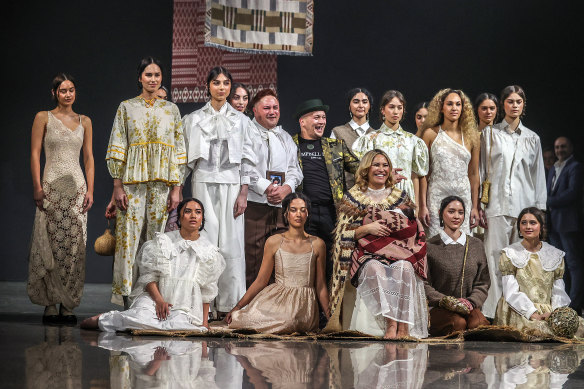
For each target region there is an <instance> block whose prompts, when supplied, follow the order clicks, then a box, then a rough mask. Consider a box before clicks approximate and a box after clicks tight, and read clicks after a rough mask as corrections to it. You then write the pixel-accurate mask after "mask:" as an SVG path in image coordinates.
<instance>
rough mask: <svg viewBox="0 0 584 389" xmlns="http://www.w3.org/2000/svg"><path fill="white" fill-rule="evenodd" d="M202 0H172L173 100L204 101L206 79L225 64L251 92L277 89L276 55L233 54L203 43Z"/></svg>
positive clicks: (184, 101)
mask: <svg viewBox="0 0 584 389" xmlns="http://www.w3.org/2000/svg"><path fill="white" fill-rule="evenodd" d="M205 15H206V1H205V0H174V10H173V33H172V85H171V96H172V101H173V102H175V103H193V102H194V103H199V102H204V101H207V93H206V78H207V74H209V71H210V70H211V69H212V68H213V67H215V66H224V67H225V68H227V69H228V70H229V71H230V72H231V75H232V76H233V81H236V82H241V83H243V84H246V85H247V86H249V88H250V89H251V93H252V95H253V94H255V93H256V92H257V91H258V90H260V89H264V88H270V89H273V90H274V91H275V90H276V85H277V81H278V77H277V69H278V62H277V57H276V55H270V54H246V53H233V52H229V51H225V50H220V49H218V48H214V47H206V46H205Z"/></svg>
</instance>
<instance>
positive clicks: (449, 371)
mask: <svg viewBox="0 0 584 389" xmlns="http://www.w3.org/2000/svg"><path fill="white" fill-rule="evenodd" d="M0 291H2V290H1V287H0ZM79 317H80V318H82V317H84V315H82V314H79ZM0 344H1V345H2V346H1V350H2V351H1V354H2V355H1V359H2V363H1V364H0V369H1V381H0V387H2V388H175V387H176V388H205V389H211V388H433V389H434V388H473V389H475V388H476V389H478V388H548V387H549V388H561V387H564V388H584V363H583V359H584V346H581V345H578V346H574V345H562V344H549V343H548V344H526V343H496V342H466V343H464V344H416V343H400V342H363V341H318V342H315V341H313V342H304V341H303V342H295V341H274V340H270V341H247V340H233V339H218V338H191V339H176V338H160V337H134V338H132V337H130V336H127V335H115V334H107V333H100V332H97V331H86V330H80V329H79V327H64V326H62V327H58V326H57V327H53V326H43V325H42V324H41V323H40V315H39V314H37V313H17V312H5V313H2V314H0Z"/></svg>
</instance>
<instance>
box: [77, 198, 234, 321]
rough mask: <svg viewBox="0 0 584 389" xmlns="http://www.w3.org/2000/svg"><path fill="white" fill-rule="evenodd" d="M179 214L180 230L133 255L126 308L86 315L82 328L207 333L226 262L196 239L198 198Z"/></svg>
mask: <svg viewBox="0 0 584 389" xmlns="http://www.w3.org/2000/svg"><path fill="white" fill-rule="evenodd" d="M178 214H179V221H180V224H179V226H180V230H177V231H171V232H167V233H164V234H162V233H157V234H156V237H155V238H154V239H152V240H150V241H148V242H146V243H145V244H144V246H143V247H142V249H141V251H140V253H139V254H138V256H137V258H136V260H137V261H138V266H139V269H140V278H139V279H138V283H137V284H136V286H135V287H134V289H133V290H132V293H131V295H130V299H131V300H132V305H131V306H130V309H128V310H126V311H122V312H120V311H110V312H107V313H103V314H101V315H97V316H94V317H91V318H89V319H86V320H84V321H83V322H82V323H81V328H99V329H100V330H102V331H108V332H113V331H124V330H128V329H156V330H195V331H197V330H198V331H206V330H207V328H208V327H209V324H208V316H209V302H211V301H212V300H213V299H214V298H215V296H216V295H217V280H218V279H219V276H220V275H221V272H223V269H225V260H224V259H223V257H222V256H221V254H219V250H218V249H217V247H215V246H213V245H212V244H211V243H210V242H209V241H208V240H207V239H205V238H203V237H200V235H199V231H200V230H201V229H203V227H204V222H205V216H204V214H205V209H204V208H203V204H201V202H200V201H199V200H197V199H194V198H190V199H185V200H183V201H182V202H181V203H180V204H179V206H178Z"/></svg>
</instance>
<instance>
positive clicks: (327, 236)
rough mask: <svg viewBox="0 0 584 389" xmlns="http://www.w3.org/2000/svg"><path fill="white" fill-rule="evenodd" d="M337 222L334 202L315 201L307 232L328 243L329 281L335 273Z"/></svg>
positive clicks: (327, 269)
mask: <svg viewBox="0 0 584 389" xmlns="http://www.w3.org/2000/svg"><path fill="white" fill-rule="evenodd" d="M336 223H337V210H336V208H335V205H334V203H332V201H331V203H330V204H318V203H316V204H315V203H313V204H312V205H311V207H310V215H309V216H308V224H307V225H306V227H305V230H306V232H308V233H309V234H311V235H316V236H318V237H319V238H320V239H322V240H323V241H324V243H325V245H326V281H327V284H328V283H329V281H330V279H331V277H332V274H333V262H332V258H331V257H332V248H333V241H334V236H333V230H334V229H335V225H336Z"/></svg>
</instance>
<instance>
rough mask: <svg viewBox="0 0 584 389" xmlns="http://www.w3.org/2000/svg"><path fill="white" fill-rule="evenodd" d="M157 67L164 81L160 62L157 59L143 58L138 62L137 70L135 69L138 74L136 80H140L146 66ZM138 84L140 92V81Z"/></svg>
mask: <svg viewBox="0 0 584 389" xmlns="http://www.w3.org/2000/svg"><path fill="white" fill-rule="evenodd" d="M152 64H154V65H157V66H158V67H159V68H160V74H161V75H162V79H163V80H164V69H163V68H162V62H160V60H158V58H154V57H144V58H142V59H141V60H140V63H139V64H138V69H137V73H138V78H137V79H138V80H140V77H141V76H142V73H144V69H146V67H147V66H148V65H152ZM137 82H138V89H140V90H142V84H141V83H140V81H137Z"/></svg>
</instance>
